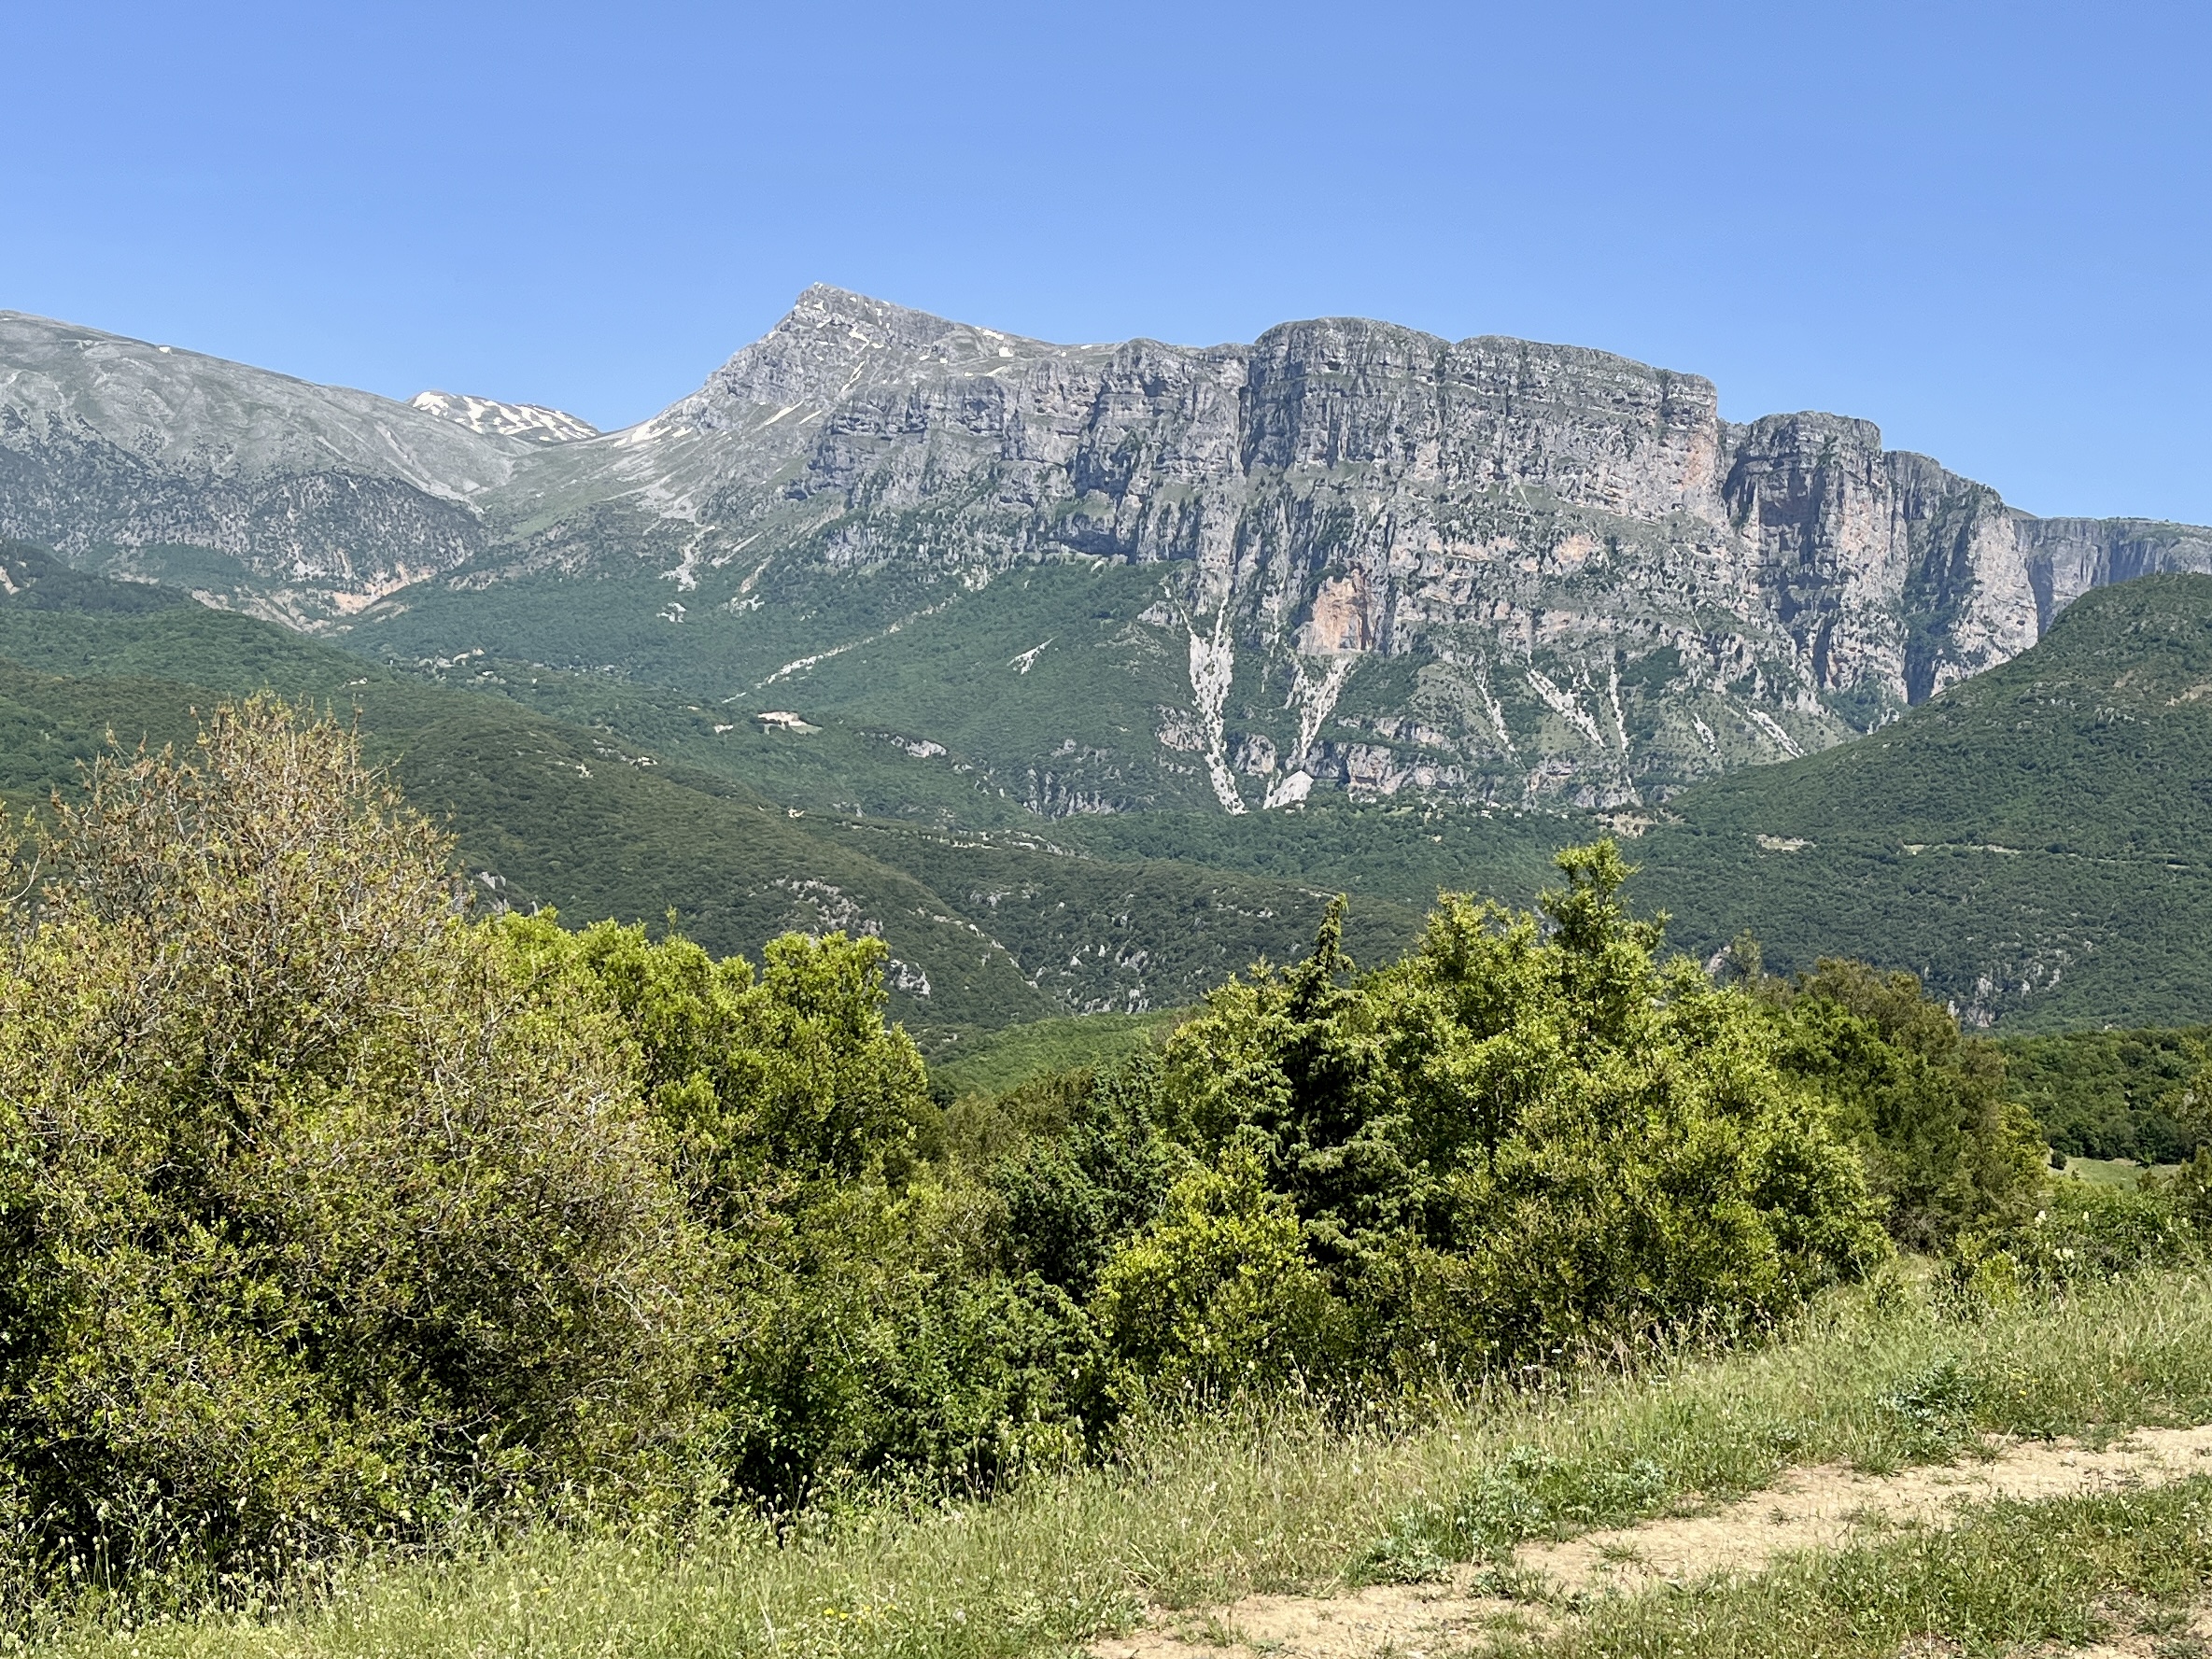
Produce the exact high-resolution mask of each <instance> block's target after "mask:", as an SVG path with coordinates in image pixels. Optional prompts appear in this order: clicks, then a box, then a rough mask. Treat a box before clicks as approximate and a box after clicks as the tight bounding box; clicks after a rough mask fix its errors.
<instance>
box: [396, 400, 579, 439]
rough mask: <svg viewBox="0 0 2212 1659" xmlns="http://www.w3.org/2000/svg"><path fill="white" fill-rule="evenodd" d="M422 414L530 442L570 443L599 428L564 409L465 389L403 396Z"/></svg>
mask: <svg viewBox="0 0 2212 1659" xmlns="http://www.w3.org/2000/svg"><path fill="white" fill-rule="evenodd" d="M407 401H408V403H409V404H410V405H412V406H413V407H414V408H416V409H419V410H421V411H422V412H423V413H424V414H426V415H438V416H440V417H441V418H443V419H445V420H450V421H452V422H454V423H455V424H457V425H458V426H464V427H466V428H468V429H469V430H470V431H472V432H482V433H484V434H485V435H486V437H494V438H526V439H528V441H529V442H530V443H574V442H575V441H576V440H577V439H579V438H596V437H598V436H599V428H597V427H595V426H593V425H592V424H591V423H590V422H589V421H586V420H582V419H579V418H578V417H577V416H575V415H571V414H569V413H568V412H567V411H565V410H560V409H549V408H547V407H546V406H545V405H544V404H542V403H502V402H500V401H499V400H498V399H496V398H474V397H470V396H468V395H467V394H465V393H460V394H456V393H453V392H438V391H430V392H416V394H415V396H414V397H412V398H410V399H408V400H407Z"/></svg>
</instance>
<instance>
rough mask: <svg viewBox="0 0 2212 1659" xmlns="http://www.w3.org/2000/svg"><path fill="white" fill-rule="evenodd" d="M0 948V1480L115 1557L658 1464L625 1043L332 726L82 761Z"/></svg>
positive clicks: (62, 1537) (685, 1338)
mask: <svg viewBox="0 0 2212 1659" xmlns="http://www.w3.org/2000/svg"><path fill="white" fill-rule="evenodd" d="M19 867H20V873H21V876H22V877H23V879H22V881H21V899H20V900H19V901H18V903H17V905H16V907H15V909H14V911H13V912H12V915H11V921H12V925H11V927H10V929H9V931H8V933H7V937H6V940H5V944H4V946H0V950H4V954H0V1148H4V1152H0V1172H4V1173H0V1180H4V1181H5V1190H4V1195H0V1206H4V1216H5V1229H6V1231H5V1244H4V1246H0V1247H4V1248H5V1251H6V1258H5V1261H4V1262H0V1300H4V1302H5V1305H4V1307H0V1329H5V1331H6V1333H7V1334H6V1336H5V1337H4V1338H0V1344H4V1345H0V1448H4V1450H0V1455H4V1456H5V1459H6V1465H5V1474H4V1476H0V1479H4V1480H5V1482H6V1483H7V1490H6V1493H5V1497H4V1499H0V1501H5V1502H6V1503H7V1505H8V1506H9V1507H10V1508H11V1509H12V1510H13V1511H14V1514H13V1517H12V1518H13V1520H14V1521H15V1523H16V1524H17V1525H19V1526H21V1527H25V1528H28V1529H29V1530H30V1531H31V1532H32V1534H33V1535H34V1536H35V1537H37V1538H39V1539H44V1540H45V1541H46V1545H47V1547H49V1548H50V1549H52V1550H54V1551H57V1552H61V1553H76V1554H85V1555H104V1556H105V1557H106V1558H107V1560H108V1562H109V1564H110V1565H111V1566H123V1565H127V1564H129V1563H132V1562H136V1563H140V1564H144V1563H148V1562H151V1561H158V1560H161V1559H165V1558H169V1557H172V1556H176V1555H178V1554H184V1555H188V1556H191V1557H194V1558H198V1559H204V1560H207V1561H211V1562H215V1563H218V1564H225V1563H227V1564H232V1565H236V1564H238V1563H241V1562H253V1561H261V1562H267V1561H269V1560H271V1559H274V1558H278V1557H282V1556H284V1555H286V1554H292V1553H297V1552H302V1551H309V1550H314V1549H317V1548H320V1547H323V1546H325V1545H328V1544H329V1543H331V1541H333V1540H335V1539H343V1538H348V1537H359V1536H383V1535H393V1534H405V1533H410V1532H413V1531H416V1530H418V1529H419V1528H420V1527H421V1526H422V1525H424V1524H425V1523H426V1521H428V1520H429V1519H430V1516H431V1515H432V1513H433V1512H434V1511H436V1510H437V1509H438V1508H439V1507H440V1506H442V1505H444V1504H447V1503H450V1502H454V1501H470V1502H477V1501H484V1500H486V1499H492V1500H496V1499H498V1498H500V1497H505V1496H508V1495H513V1494H516V1493H522V1492H540V1493H542V1492H544V1491H546V1490H548V1489H550V1488H554V1487H557V1486H559V1485H560V1484H562V1483H600V1484H602V1485H604V1484H608V1483H613V1484H616V1485H619V1484H621V1483H626V1482H629V1483H636V1482H643V1481H649V1480H655V1479H659V1478H663V1477H664V1476H665V1475H666V1474H667V1472H668V1470H669V1468H670V1467H671V1465H670V1460H671V1459H672V1458H673V1457H674V1456H675V1455H676V1452H677V1448H678V1444H679V1442H680V1441H682V1440H683V1437H684V1435H685V1434H686V1432H687V1430H688V1428H689V1427H690V1422H689V1419H690V1417H691V1415H692V1413H693V1410H694V1407H693V1401H692V1388H693V1380H694V1377H695V1375H696V1369H697V1368H696V1358H697V1356H696V1347H697V1342H698V1338H699V1333H700V1332H701V1331H702V1330H708V1329H712V1328H713V1326H714V1324H715V1323H716V1321H715V1319H714V1318H713V1317H712V1315H711V1312H710V1310H711V1304H712V1297H711V1295H710V1292H709V1286H708V1282H707V1280H706V1279H705V1277H704V1274H703V1268H704V1265H705V1258H704V1256H703V1253H702V1251H701V1249H700V1240H699V1234H698V1230H697V1228H696V1226H694V1224H693V1223H692V1222H691V1221H690V1219H689V1218H688V1217H687V1216H686V1215H685V1212H684V1208H683V1204H682V1202H681V1201H680V1197H679V1194H678V1192H677V1191H676V1189H675V1188H674V1186H673V1184H672V1183H671V1182H670V1181H669V1178H668V1176H667V1174H666V1173H665V1160H663V1158H662V1157H661V1155H660V1149H659V1146H658V1145H657V1139H656V1135H655V1130H654V1127H653V1125H652V1123H651V1121H650V1120H649V1118H648V1116H647V1113H646V1110H645V1104H644V1102H643V1101H642V1100H641V1096H640V1094H639V1091H638V1089H637V1087H636V1083H635V1080H634V1076H633V1063H634V1062H633V1061H632V1059H631V1056H630V1051H629V1048H628V1046H627V1038H626V1036H625V1034H624V1032H623V1029H622V1025H621V1022H620V1020H619V1019H618V1018H617V1016H616V1015H615V1013H614V1011H613V1008H612V1006H611V1005H608V1004H607V1003H606V1002H605V1001H604V1000H601V1001H599V1002H596V1003H595V1002H593V1001H590V1000H583V1001H579V1000H578V999H577V998H576V996H575V995H574V991H575V986H574V985H573V984H572V983H569V982H565V981H564V980H562V979H561V977H558V976H549V975H548V974H547V973H545V972H544V971H543V967H542V963H533V962H532V961H531V960H529V959H528V956H527V954H526V953H523V952H519V951H517V950H515V949H514V948H513V942H512V941H511V940H510V939H509V937H508V936H507V935H504V934H502V933H501V932H500V930H498V929H493V928H486V927H482V926H476V925H472V924H471V923H469V922H468V921H466V920H465V918H464V917H463V915H462V914H461V910H460V906H459V904H458V902H457V893H456V889H455V887H454V885H453V883H452V880H451V878H450V877H449V875H448V873H447V864H446V847H445V844H444V840H443V838H442V837H441V836H440V835H439V834H438V833H437V832H436V830H435V829H434V828H433V827H432V826H431V825H430V824H429V823H428V822H425V821H424V820H422V819H421V818H420V817H418V816H416V814H414V813H412V812H410V811H408V810H407V809H406V808H404V806H403V805H402V803H401V801H400V799H399V797H398V795H397V794H396V793H395V792H394V790H393V789H392V787H391V785H390V783H389V782H388V780H386V779H384V778H383V777H381V776H380V775H378V774H376V773H374V772H373V771H371V770H369V769H367V768H366V767H364V766H362V764H361V760H360V756H359V751H358V747H357V744H356V742H355V739H354V738H353V737H352V735H351V734H349V733H348V732H346V731H345V730H344V729H342V728H341V727H339V726H338V725H336V724H334V723H332V722H331V721H330V720H328V719H324V720H319V721H307V722H303V721H301V720H298V719H296V718H295V717H293V716H292V714H291V713H290V712H289V710H286V709H285V708H284V707H283V706H282V705H281V704H279V703H277V702H275V701H273V700H269V699H256V700H253V701H250V702H247V703H245V704H243V705H240V706H237V707H235V708H230V707H226V708H224V709H222V710H218V712H217V714H216V715H215V717H214V719H213V720H212V722H211V723H210V724H209V725H208V726H207V727H206V729H205V730H204V733H203V734H202V736H201V738H200V740H199V744H198V747H197V749H196V751H195V752H192V753H191V754H190V755H188V756H186V757H184V758H181V759H180V758H176V757H175V756H172V755H170V754H168V753H166V752H164V753H163V754H161V755H148V754H144V753H141V754H139V755H137V756H135V757H133V756H126V755H120V754H115V755H110V756H108V757H106V758H104V759H102V760H101V761H100V762H99V763H98V764H97V765H96V766H94V767H93V768H92V771H91V773H90V776H89V777H88V779H87V780H86V785H85V788H84V790H83V791H82V793H81V796H80V797H79V798H77V799H76V800H73V801H71V800H57V801H56V803H55V806H54V810H53V816H52V822H51V824H50V826H49V827H47V828H45V829H43V830H40V831H38V832H36V833H35V834H34V835H33V837H31V842H30V845H29V847H28V848H27V849H25V850H22V851H21V854H20V857H19Z"/></svg>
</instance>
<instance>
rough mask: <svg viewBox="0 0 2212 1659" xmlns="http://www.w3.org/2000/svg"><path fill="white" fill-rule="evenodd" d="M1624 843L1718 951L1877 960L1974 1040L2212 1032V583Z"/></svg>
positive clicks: (1630, 824) (2115, 616)
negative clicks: (1975, 1033) (2110, 1029)
mask: <svg viewBox="0 0 2212 1659" xmlns="http://www.w3.org/2000/svg"><path fill="white" fill-rule="evenodd" d="M1614 822H1616V823H1620V824H1622V825H1623V827H1627V828H1630V829H1637V828H1646V826H1648V828H1647V833H1645V834H1643V835H1642V836H1641V838H1639V839H1637V840H1636V841H1634V842H1633V843H1632V844H1631V848H1632V856H1633V857H1635V858H1636V859H1637V860H1639V861H1640V862H1641V864H1642V865H1644V871H1645V873H1644V874H1643V876H1641V878H1639V881H1638V891H1639V893H1640V896H1641V898H1642V899H1643V900H1644V902H1646V903H1651V904H1658V905H1663V906H1665V907H1667V908H1668V909H1669V910H1670V911H1671V912H1672V913H1673V915H1674V924H1673V929H1672V935H1673V937H1674V939H1675V940H1676V942H1677V943H1679V944H1682V945H1684V946H1686V947H1688V948H1690V949H1694V950H1696V951H1697V952H1698V954H1700V955H1703V954H1706V953H1708V952H1711V951H1713V950H1716V949H1719V948H1720V947H1722V946H1723V945H1726V943H1727V942H1728V941H1729V940H1730V939H1731V938H1732V937H1733V936H1734V935H1736V933H1737V932H1738V931H1739V930H1740V929H1747V928H1748V929H1749V930H1751V931H1752V932H1753V933H1754V934H1755V935H1757V936H1758V937H1759V938H1760V940H1761V941H1762V943H1763V946H1764V951H1765V956H1766V960H1767V966H1768V968H1769V969H1770V970H1772V969H1779V970H1782V971H1791V970H1796V969H1802V968H1809V967H1810V966H1811V965H1812V963H1813V960H1814V959H1815V958H1816V957H1817V956H1820V955H1851V956H1862V957H1866V958H1868V959H1870V960H1872V961H1875V962H1878V963H1885V964H1889V965H1892V966H1898V967H1907V968H1910V969H1912V970H1913V971H1915V972H1917V973H1919V974H1920V975H1921V976H1922V977H1923V978H1924V979H1926V980H1927V981H1928V982H1929V983H1930V984H1931V985H1933V986H1935V987H1936V988H1937V990H1938V991H1940V992H1941V993H1942V994H1943V995H1945V996H1947V997H1948V998H1950V999H1951V1001H1952V1002H1953V1003H1954V1004H1955V1005H1957V1006H1958V1008H1959V1009H1960V1011H1961V1013H1962V1015H1963V1016H1964V1017H1965V1019H1967V1020H1968V1021H1969V1022H1972V1023H1975V1024H1980V1025H1989V1024H1993V1023H1994V1024H2001V1025H2002V1026H2004V1027H2005V1028H2008V1029H2018V1030H2036V1029H2056V1028H2061V1027H2065V1026H2080V1025H2089V1026H2096V1025H2154V1024H2155V1025H2180V1024H2193V1023H2197V1022H2201V1021H2203V1020H2205V1019H2207V1017H2212V832H2208V830H2207V825H2208V824H2212V577H2205V576H2193V575H2181V576H2153V577H2146V578H2143V579H2141V580H2138V581H2133V582H2128V583H2121V584H2120V585H2118V586H2114V587H2108V588H2104V589H2101V590H2099V591H2098V592H2095V593H2092V594H2090V595H2088V596H2087V597H2085V598H2082V599H2080V600H2079V601H2078V602H2077V603H2076V604H2075V605H2074V606H2073V607H2072V608H2071V609H2070V610H2068V611H2067V612H2066V613H2065V614H2064V616H2062V617H2061V618H2060V619H2059V620H2058V622H2057V623H2056V625H2055V626H2053V627H2052V628H2051V630H2050V635H2049V637H2048V638H2047V639H2045V640H2043V641H2042V642H2041V643H2039V644H2037V645H2036V647H2035V648H2034V649H2033V650H2030V651H2028V652H2025V653H2023V654H2021V655H2020V656H2017V657H2015V658H2013V659H2012V660H2011V661H2010V662H2008V663H2006V664H2004V665H2003V666H2001V667H1999V668H1992V669H1990V670H1989V671H1987V672H1985V673H1982V674H1979V675H1977V676H1975V677H1974V678H1973V679H1971V680H1968V681H1966V682H1964V683H1962V684H1959V685H1955V686H1952V687H1951V688H1950V689H1949V690H1947V691H1945V692H1944V693H1942V694H1941V695H1940V696H1937V697H1935V698H1933V699H1932V700H1930V701H1929V702H1927V703H1926V704H1924V705H1923V706H1922V707H1920V708H1917V709H1914V710H1912V711H1911V712H1910V713H1909V714H1907V715H1906V716H1905V717H1904V718H1903V719H1901V720H1899V721H1897V722H1895V724H1891V725H1888V726H1885V727H1883V728H1882V729H1881V731H1880V732H1878V733H1876V734H1874V735H1873V736H1871V737H1868V738H1862V739H1861V740H1860V741H1858V742H1855V743H1851V744H1847V745H1844V746H1842V747H1840V748H1837V749H1832V750H1829V751H1827V752H1825V753H1822V754H1817V755H1813V756H1810V757H1809V758H1807V759H1804V760H1799V761H1794V762H1791V763H1789V764H1787V765H1783V766H1760V767H1754V768H1751V769H1748V770H1746V771H1742V772H1739V773H1736V774H1734V775H1732V776H1730V777H1727V778H1723V779H1718V780H1713V781H1711V782H1708V783H1704V784H1701V785H1699V786H1698V787H1697V788H1695V789H1692V790H1689V791H1687V792H1685V793H1684V794H1682V795H1680V796H1678V797H1677V798H1675V799H1674V800H1672V801H1670V802H1669V803H1667V805H1666V807H1665V808H1662V809H1660V810H1659V811H1657V812H1655V813H1652V814H1648V815H1643V816H1642V817H1641V821H1639V820H1629V819H1616V820H1615V821H1614Z"/></svg>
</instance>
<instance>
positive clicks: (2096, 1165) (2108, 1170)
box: [2065, 1158, 2181, 1188]
mask: <svg viewBox="0 0 2212 1659" xmlns="http://www.w3.org/2000/svg"><path fill="white" fill-rule="evenodd" d="M2180 1167H2181V1166H2180V1165H2179V1164H2177V1163H2154V1164H2148V1165H2147V1164H2140V1163H2137V1162H2136V1161H2135V1160H2134V1159H2132V1158H2069V1159H2067V1160H2066V1170H2065V1173H2066V1174H2069V1175H2071V1176H2072V1177H2073V1178H2074V1179H2075V1180H2077V1181H2087V1182H2088V1183H2089V1184H2090V1185H2091V1186H2092V1187H2129V1188H2133V1187H2135V1186H2137V1185H2139V1184H2140V1183H2141V1182H2142V1179H2143V1177H2144V1175H2146V1174H2150V1175H2170V1174H2174V1172H2175V1171H2177V1170H2178V1169H2179V1168H2180Z"/></svg>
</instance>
